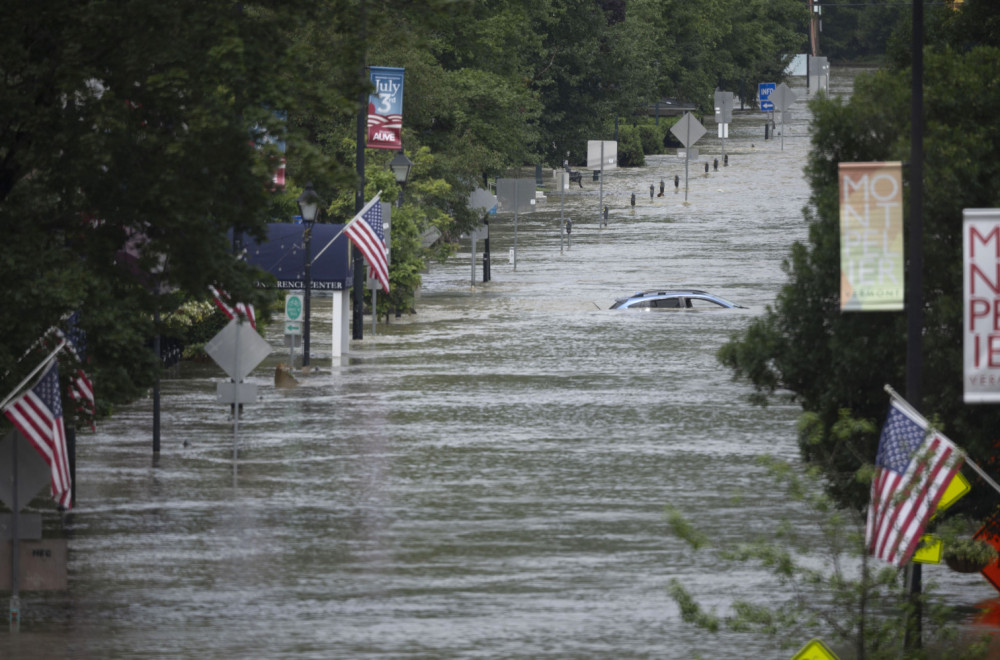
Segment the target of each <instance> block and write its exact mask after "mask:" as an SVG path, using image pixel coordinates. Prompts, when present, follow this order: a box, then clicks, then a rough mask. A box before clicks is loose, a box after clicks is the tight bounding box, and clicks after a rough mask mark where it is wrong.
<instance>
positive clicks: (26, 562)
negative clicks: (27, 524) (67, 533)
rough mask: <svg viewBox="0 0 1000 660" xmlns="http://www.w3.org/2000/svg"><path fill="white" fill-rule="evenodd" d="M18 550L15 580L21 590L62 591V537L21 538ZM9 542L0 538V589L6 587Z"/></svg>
mask: <svg viewBox="0 0 1000 660" xmlns="http://www.w3.org/2000/svg"><path fill="white" fill-rule="evenodd" d="M19 545H20V548H19V552H18V571H17V583H18V586H19V587H20V589H21V590H22V591H65V590H66V589H67V588H68V587H69V581H68V580H67V571H66V557H67V552H66V539H41V540H40V541H21V542H20V544H19ZM11 546H13V543H11V542H10V541H0V590H4V591H6V590H10V588H11V579H10V576H11V574H12V572H13V571H12V566H11V560H12V559H13V557H12V556H11V550H12V547H11Z"/></svg>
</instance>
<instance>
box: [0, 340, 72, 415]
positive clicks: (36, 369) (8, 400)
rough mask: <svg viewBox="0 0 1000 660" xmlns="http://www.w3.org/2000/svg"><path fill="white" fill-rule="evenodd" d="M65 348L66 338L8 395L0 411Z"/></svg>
mask: <svg viewBox="0 0 1000 660" xmlns="http://www.w3.org/2000/svg"><path fill="white" fill-rule="evenodd" d="M65 347H66V339H65V337H64V338H62V339H60V340H59V345H58V346H56V348H55V350H53V351H52V352H51V353H49V356H48V357H46V358H45V359H44V360H42V361H41V363H39V365H38V366H37V367H35V368H34V369H33V370H32V372H31V373H30V374H28V375H27V376H25V378H24V380H22V381H21V383H20V384H19V385H18V386H17V387H15V388H14V389H13V390H11V392H10V394H8V395H7V397H6V398H5V399H4V400H3V402H2V403H0V409H3V408H5V407H6V406H7V404H8V403H10V402H11V399H13V398H14V397H15V396H17V394H18V392H20V391H21V388H23V387H24V386H25V385H27V384H28V382H29V381H31V379H32V378H34V377H35V374H37V373H38V372H39V371H41V370H42V369H44V368H45V367H46V366H47V365H48V364H49V363H50V362H52V359H53V358H55V356H56V355H57V354H58V353H59V351H61V350H62V349H63V348H65Z"/></svg>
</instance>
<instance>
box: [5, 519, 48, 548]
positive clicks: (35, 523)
mask: <svg viewBox="0 0 1000 660" xmlns="http://www.w3.org/2000/svg"><path fill="white" fill-rule="evenodd" d="M13 538H14V514H12V513H0V542H2V541H10V540H11V539H13ZM17 538H18V539H19V540H21V541H37V540H38V539H40V538H42V514H40V513H22V514H20V515H18V517H17Z"/></svg>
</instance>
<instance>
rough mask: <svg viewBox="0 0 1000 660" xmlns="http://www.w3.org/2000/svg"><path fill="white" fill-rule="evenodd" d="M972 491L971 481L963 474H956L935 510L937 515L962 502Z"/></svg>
mask: <svg viewBox="0 0 1000 660" xmlns="http://www.w3.org/2000/svg"><path fill="white" fill-rule="evenodd" d="M970 490H972V484H970V483H969V480H968V479H966V478H965V477H964V476H963V475H962V473H961V472H956V473H955V476H954V477H953V478H952V480H951V481H950V482H948V487H947V488H945V489H944V494H943V495H942V496H941V499H940V500H938V505H937V509H935V510H934V513H935V515H937V513H938V512H939V511H944V510H945V509H947V508H948V507H950V506H951V505H952V504H954V503H955V502H957V501H958V500H960V499H961V498H962V497H964V496H965V494H966V493H968V492H969V491H970Z"/></svg>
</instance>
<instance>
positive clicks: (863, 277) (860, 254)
mask: <svg viewBox="0 0 1000 660" xmlns="http://www.w3.org/2000/svg"><path fill="white" fill-rule="evenodd" d="M838 178H839V181H840V309H841V311H845V312H848V311H852V312H869V311H879V312H882V311H898V310H901V309H903V283H904V278H903V178H902V164H901V163H899V162H889V163H840V168H839V176H838Z"/></svg>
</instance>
